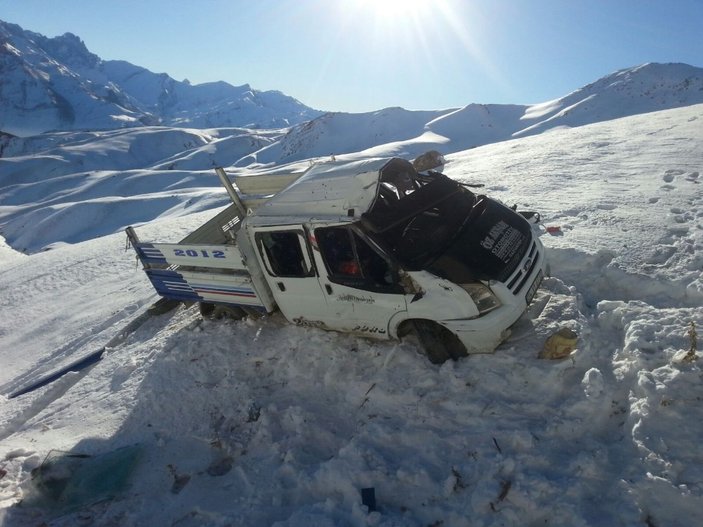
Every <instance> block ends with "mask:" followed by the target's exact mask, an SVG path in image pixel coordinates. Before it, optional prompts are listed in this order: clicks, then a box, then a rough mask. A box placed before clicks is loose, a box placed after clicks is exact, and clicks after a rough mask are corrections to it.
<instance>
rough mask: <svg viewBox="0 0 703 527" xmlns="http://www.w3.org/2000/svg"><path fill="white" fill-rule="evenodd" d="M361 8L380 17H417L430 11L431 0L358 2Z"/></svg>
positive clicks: (364, 0) (362, 0)
mask: <svg viewBox="0 0 703 527" xmlns="http://www.w3.org/2000/svg"><path fill="white" fill-rule="evenodd" d="M357 1H358V4H359V5H360V7H361V8H362V9H364V10H367V11H371V12H372V13H373V14H375V15H376V16H379V17H403V18H404V17H412V18H414V17H417V16H419V15H420V14H421V13H422V12H423V11H428V10H429V9H430V6H431V5H432V2H431V0H357Z"/></svg>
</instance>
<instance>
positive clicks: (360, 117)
mask: <svg viewBox="0 0 703 527" xmlns="http://www.w3.org/2000/svg"><path fill="white" fill-rule="evenodd" d="M700 103H703V68H696V67H693V66H689V65H687V64H644V65H642V66H637V67H634V68H628V69H624V70H621V71H617V72H615V73H613V74H611V75H607V76H605V77H603V78H602V79H599V80H598V81H596V82H594V83H592V84H589V85H588V86H585V87H583V88H581V89H579V90H576V91H574V92H573V93H570V94H568V95H566V96H564V97H561V98H559V99H556V100H553V101H548V102H545V103H540V104H533V105H508V104H469V105H468V106H465V107H463V108H460V109H456V110H444V111H437V112H411V111H407V110H403V109H400V108H389V109H386V110H382V111H379V112H372V113H362V114H345V113H333V114H325V115H323V116H320V117H318V118H317V119H315V120H313V121H311V122H309V123H302V124H299V125H297V126H295V127H293V128H292V129H291V131H290V132H288V134H287V135H286V136H285V137H283V138H281V140H280V141H278V142H277V143H276V145H274V146H270V147H265V148H264V149H263V150H262V151H260V152H257V153H254V154H253V155H252V156H250V157H248V158H246V159H244V160H242V161H241V162H240V165H241V166H245V165H246V164H248V163H250V162H251V161H252V160H254V159H256V160H257V161H258V162H260V163H270V162H279V163H280V162H287V161H295V160H300V159H306V158H310V157H316V156H322V155H329V153H335V154H343V153H350V152H357V151H359V150H362V149H371V148H373V147H375V146H378V145H381V144H384V143H391V142H392V143H393V145H394V151H395V153H397V154H398V155H401V156H408V157H412V156H416V155H419V154H420V153H422V152H424V151H426V150H427V147H428V146H431V145H432V144H435V145H441V148H440V150H441V151H442V152H446V153H449V152H457V151H459V150H465V149H467V148H474V147H476V146H481V145H485V144H490V143H496V142H498V141H505V140H508V139H511V138H514V137H524V136H528V135H534V134H538V133H542V132H544V131H547V130H551V129H554V128H558V127H563V126H568V127H574V126H583V125H586V124H590V123H597V122H601V121H607V120H611V119H617V118H619V117H626V116H628V115H637V114H641V113H648V112H655V111H658V110H664V109H667V108H679V107H681V106H687V105H691V104H700ZM383 121H386V123H385V125H383V124H381V123H382V122H383ZM360 130H363V131H364V133H363V134H360V133H359V131H360ZM334 139H336V144H335V142H334Z"/></svg>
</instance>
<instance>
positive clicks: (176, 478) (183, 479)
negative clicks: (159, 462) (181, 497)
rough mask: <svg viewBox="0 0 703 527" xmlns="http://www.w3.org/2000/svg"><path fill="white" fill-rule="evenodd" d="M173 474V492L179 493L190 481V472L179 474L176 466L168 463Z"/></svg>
mask: <svg viewBox="0 0 703 527" xmlns="http://www.w3.org/2000/svg"><path fill="white" fill-rule="evenodd" d="M166 466H167V468H168V470H169V472H170V473H171V476H173V485H171V492H172V493H173V494H178V493H179V492H181V491H182V490H183V489H184V487H185V486H186V485H187V484H188V482H189V481H190V474H178V472H177V471H176V467H175V466H173V465H171V464H169V465H166Z"/></svg>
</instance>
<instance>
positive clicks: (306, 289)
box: [254, 225, 327, 328]
mask: <svg viewBox="0 0 703 527" xmlns="http://www.w3.org/2000/svg"><path fill="white" fill-rule="evenodd" d="M254 239H255V243H256V254H257V257H258V258H259V261H260V262H261V264H262V267H263V268H264V273H265V275H266V280H267V281H268V283H269V286H270V287H271V290H272V292H273V297H274V299H275V300H276V304H278V307H279V309H280V310H281V312H282V313H283V315H284V316H285V317H286V318H287V319H288V320H289V321H290V322H292V323H294V324H298V325H302V326H312V327H320V328H325V327H326V324H325V323H324V321H323V317H324V316H325V314H326V311H327V305H326V303H325V300H324V296H323V295H322V293H321V291H320V284H319V281H318V278H317V274H316V271H315V266H314V263H313V260H312V256H311V251H310V248H309V246H308V243H307V241H306V239H307V237H306V235H305V230H304V229H303V227H302V225H301V226H285V227H264V228H260V229H257V230H256V232H255V234H254Z"/></svg>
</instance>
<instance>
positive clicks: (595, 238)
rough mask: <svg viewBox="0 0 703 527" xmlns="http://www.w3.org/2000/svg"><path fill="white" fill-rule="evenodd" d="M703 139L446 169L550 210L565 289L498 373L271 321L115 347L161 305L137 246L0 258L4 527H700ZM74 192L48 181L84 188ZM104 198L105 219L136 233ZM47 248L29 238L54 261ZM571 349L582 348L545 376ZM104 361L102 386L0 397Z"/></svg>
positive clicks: (680, 124) (554, 281)
mask: <svg viewBox="0 0 703 527" xmlns="http://www.w3.org/2000/svg"><path fill="white" fill-rule="evenodd" d="M702 123H703V105H696V106H689V107H684V108H680V109H673V110H666V111H662V112H658V113H649V114H643V115H639V116H635V117H627V118H623V119H619V120H614V121H608V122H603V123H599V124H592V125H588V126H582V127H578V128H571V129H558V130H553V131H550V132H548V133H545V134H541V135H539V136H533V137H527V138H523V139H518V140H513V141H508V142H503V143H497V144H494V145H489V146H485V147H480V148H475V149H472V150H467V151H462V152H459V153H456V154H454V155H451V156H449V163H448V164H447V165H446V172H447V174H449V175H450V176H452V177H455V178H457V179H459V180H463V181H467V182H471V183H483V184H484V185H485V191H486V193H488V194H490V195H491V196H493V197H497V198H499V199H501V200H503V201H504V202H506V203H508V204H513V203H517V204H518V205H519V206H520V208H529V209H533V210H538V211H540V212H541V213H542V216H543V222H544V225H545V228H546V227H550V231H551V233H545V234H544V236H543V241H544V242H545V245H546V246H547V247H548V248H549V249H550V255H551V261H552V266H551V267H552V277H550V278H548V279H546V280H545V281H544V284H543V287H542V289H541V290H540V292H539V294H538V296H537V298H536V300H535V303H534V304H533V306H532V308H531V309H530V311H529V313H528V314H527V316H526V317H525V318H524V319H522V320H521V321H519V322H518V324H517V325H516V327H515V328H514V332H513V335H512V336H511V338H510V339H509V340H508V341H507V342H506V343H504V344H503V345H502V346H501V347H500V348H499V349H498V350H497V351H496V353H495V354H492V355H481V356H472V357H469V358H467V359H464V360H461V361H458V362H449V363H446V364H444V365H442V366H441V367H438V366H434V365H432V364H430V363H429V361H427V360H426V359H425V358H424V357H423V356H422V355H421V354H420V352H419V350H418V349H417V348H416V347H415V345H414V344H412V343H409V342H408V343H392V342H388V343H383V342H373V341H368V340H364V339H361V338H356V337H350V336H347V335H341V334H335V333H326V332H322V331H318V330H311V329H304V328H299V327H295V326H291V325H288V324H287V323H286V322H285V321H284V320H282V319H281V318H280V317H279V316H275V315H274V316H271V317H268V318H264V319H260V320H242V321H236V322H235V321H219V322H215V321H210V320H201V318H200V316H199V314H198V312H197V308H195V307H190V308H185V307H180V308H178V309H176V310H174V311H172V312H169V313H166V314H163V315H160V316H155V317H152V318H149V319H148V320H147V321H146V322H145V323H144V324H143V325H142V326H140V327H139V328H138V329H137V330H136V331H135V332H134V333H132V334H131V335H129V336H128V337H127V338H126V339H124V340H120V339H119V338H116V336H117V335H118V334H119V332H120V330H121V328H124V327H125V325H126V324H128V323H129V321H131V320H133V319H134V318H136V317H138V316H139V315H140V314H141V313H143V312H144V311H145V310H146V308H147V307H148V306H149V305H150V304H152V303H153V302H154V301H155V300H156V298H157V297H156V295H155V293H154V292H153V290H152V289H151V286H150V284H149V282H148V281H147V279H146V277H145V275H144V273H143V272H142V271H141V270H139V269H138V268H137V267H136V265H135V259H134V255H133V253H132V252H131V251H125V247H124V242H125V240H124V235H122V234H110V235H106V236H102V237H97V238H93V239H85V238H84V240H85V241H80V242H79V243H75V244H72V245H69V244H61V243H57V240H61V239H64V240H66V237H65V236H64V237H63V238H62V235H65V234H67V232H68V231H70V232H71V233H72V232H74V231H73V230H74V229H75V225H76V223H75V221H76V219H75V218H74V219H71V221H64V220H63V218H62V217H61V216H60V215H59V216H54V217H53V222H52V224H51V227H52V228H53V234H52V236H53V238H52V240H53V247H54V248H53V249H52V250H50V251H46V252H39V253H35V254H32V255H30V256H25V255H20V254H18V253H15V252H14V251H13V250H12V249H10V248H9V247H8V246H7V245H6V244H4V243H0V290H1V291H2V292H3V294H2V295H0V315H1V316H0V357H1V360H2V369H0V393H1V394H3V395H2V396H0V400H1V401H2V404H1V405H0V507H1V508H0V519H1V520H2V524H3V525H7V526H20V525H22V526H24V525H41V524H42V522H46V525H50V526H73V525H115V526H117V525H120V526H123V525H134V526H140V525H149V524H151V525H164V526H171V525H173V526H179V527H183V526H196V525H198V526H199V525H212V526H229V525H247V526H249V525H251V526H253V525H276V526H278V527H284V526H287V527H308V526H344V525H349V526H362V525H379V526H428V525H434V526H439V525H442V526H481V525H484V526H489V525H490V526H499V525H510V526H513V525H514V526H544V525H553V526H566V525H568V526H587V525H588V526H590V525H608V526H610V525H626V526H645V527H652V526H656V527H664V526H673V525H700V524H703V453H702V451H701V448H700V437H701V435H702V433H703V405H702V404H701V402H702V401H703V372H702V370H701V361H703V359H702V358H699V359H698V360H697V361H696V360H694V361H691V362H687V361H685V360H684V357H686V355H687V352H688V351H689V350H690V349H691V347H692V338H691V336H689V334H688V332H689V331H690V328H691V323H694V324H695V327H696V328H698V330H699V332H700V328H702V327H703V307H701V306H703V278H702V274H703V186H702V185H701V184H700V183H701V181H702V179H703V178H701V176H700V172H701V169H702V168H703V126H701V124H702ZM388 148H389V150H392V148H393V147H392V146H390V147H388ZM440 149H441V148H440ZM378 151H379V152H382V151H383V147H379V149H378ZM361 155H365V154H361ZM350 157H353V156H351V155H350V156H344V158H343V159H348V158H350ZM339 162H343V161H342V160H341V159H339ZM114 175H115V178H117V179H118V182H119V178H120V177H129V175H130V174H129V173H127V176H121V175H120V173H118V172H116V173H115V174H114ZM131 175H132V176H134V174H131ZM62 181H64V180H62V176H56V177H52V176H51V175H50V174H49V175H47V177H46V181H44V184H48V183H51V184H52V185H54V186H55V187H54V188H55V190H54V191H53V192H54V195H55V196H60V195H61V194H62V193H69V192H73V191H74V190H73V189H74V188H75V187H74V183H75V181H73V180H72V179H69V180H68V181H66V183H65V185H66V186H63V187H62ZM133 181H141V182H144V181H146V179H143V178H142V179H140V178H133ZM117 184H118V183H115V185H117ZM24 188H25V189H27V188H30V187H24ZM44 188H45V187H44ZM85 188H88V187H85ZM154 189H155V187H154ZM154 189H152V190H150V191H149V192H154ZM19 190H21V189H17V190H16V192H19ZM202 192H203V195H204V196H205V198H204V199H206V200H212V201H209V202H208V203H211V204H221V203H223V202H222V201H218V200H221V197H222V193H221V191H219V190H218V189H215V188H212V187H210V188H209V189H208V188H204V189H202ZM27 195H29V194H27ZM145 196H148V193H145V194H143V195H142V196H141V198H140V199H135V200H134V201H133V202H132V203H133V205H132V207H129V206H127V209H126V210H127V211H129V210H131V211H133V212H135V213H134V217H137V218H138V217H139V215H138V214H136V211H134V208H137V207H145V206H148V204H149V198H148V197H145ZM101 199H102V201H101V203H102V207H103V209H102V210H103V213H104V214H105V217H107V218H113V217H114V216H115V215H117V217H121V216H120V215H122V214H123V213H124V212H125V209H124V207H125V203H124V199H123V198H120V197H117V196H116V197H113V198H108V197H104V196H103V197H102V198H101ZM154 199H156V198H154ZM29 201H30V200H28V199H26V196H25V198H23V200H18V203H17V204H15V205H12V206H14V207H18V208H22V207H31V204H29ZM76 210H78V209H76ZM6 212H7V211H5V213H6ZM18 212H22V211H19V210H18ZM181 213H182V210H176V209H175V208H174V209H173V210H166V211H165V212H164V213H163V214H162V215H161V218H160V219H158V220H156V221H153V222H150V223H148V224H146V225H144V226H142V227H140V228H139V234H140V236H141V237H142V238H143V239H159V240H161V241H167V240H177V239H179V238H181V237H183V236H184V235H185V234H186V233H188V232H189V231H190V230H192V229H193V228H195V227H196V226H198V225H199V224H201V223H202V222H203V221H204V220H205V219H207V218H209V217H210V216H211V215H212V214H213V211H209V212H198V213H197V214H193V215H187V216H181V215H180V214H181ZM80 217H81V215H80V214H78V215H77V216H76V218H80ZM93 221H97V220H96V219H95V218H94V217H93V216H86V217H85V223H86V224H87V225H86V227H87V228H89V229H94V230H93V232H97V231H98V230H99V229H98V228H97V227H95V228H94V226H93V225H90V222H93ZM110 221H112V220H110ZM119 224H120V223H119V222H116V221H113V224H111V225H112V226H113V227H115V226H118V225H119ZM40 225H41V223H40V222H36V223H31V222H28V223H27V224H26V225H25V226H24V227H23V228H24V229H25V230H26V231H27V232H28V233H31V236H36V237H37V238H35V239H39V238H41V236H40V233H39V231H40V230H41V229H43V228H45V226H48V224H44V225H43V226H40ZM62 229H67V231H66V232H62ZM108 232H111V231H108ZM27 236H30V234H27ZM8 239H9V238H8ZM45 241H50V240H49V238H46V240H45ZM68 241H70V240H68ZM37 243H38V242H37ZM13 246H15V247H17V245H16V244H15V243H13ZM561 327H568V328H570V329H572V330H574V331H576V332H577V333H578V335H579V340H578V346H577V349H576V351H574V353H573V354H572V355H571V356H570V357H569V358H567V359H565V360H561V361H549V360H543V359H539V358H538V353H539V351H540V350H541V348H542V345H543V343H544V341H545V339H546V338H547V337H548V336H549V335H551V334H552V333H554V332H555V331H556V330H558V329H559V328H561ZM106 344H111V345H110V346H109V347H108V348H107V350H106V353H105V355H104V358H103V359H102V360H101V361H100V362H98V363H97V364H96V365H95V366H94V367H92V368H90V369H86V370H83V371H81V372H75V373H70V374H68V375H66V376H64V377H62V378H61V379H60V380H58V381H56V382H54V383H52V384H50V385H48V386H46V387H44V388H41V389H39V390H37V391H35V392H32V393H28V394H26V395H23V396H20V397H17V398H13V399H7V398H5V396H7V395H8V394H10V393H12V392H14V391H15V390H17V389H18V388H20V387H21V386H23V385H25V383H27V382H29V380H30V379H32V378H37V377H40V376H41V375H42V374H43V373H46V372H49V371H52V370H53V369H54V368H56V367H59V366H61V365H65V364H67V363H70V362H72V361H73V360H75V359H77V358H79V357H82V356H85V355H87V354H90V353H91V352H94V351H96V350H98V349H100V348H101V347H102V346H105V345H106ZM699 355H700V353H699ZM134 444H137V445H139V448H140V450H141V455H140V457H139V460H138V462H137V465H136V468H135V471H134V473H133V475H132V478H131V486H130V487H129V488H128V489H127V490H126V491H124V492H121V493H119V494H118V495H117V496H116V497H115V498H114V499H111V500H106V501H100V502H98V503H93V504H91V505H87V506H85V507H83V508H81V509H80V510H78V511H74V512H70V513H68V514H65V515H62V514H61V513H62V511H49V512H47V511H42V510H36V509H32V508H28V507H21V506H19V505H18V503H19V501H20V500H21V499H22V498H23V497H27V496H28V495H30V494H31V492H32V489H33V484H32V481H31V474H32V471H33V470H34V469H36V468H37V467H38V466H39V465H40V464H41V463H42V461H43V459H44V458H45V456H46V455H47V453H48V452H49V451H51V450H52V449H56V450H63V451H69V452H72V453H79V454H96V455H97V454H102V453H106V452H110V451H113V450H115V449H117V448H119V447H123V446H126V445H134ZM365 488H374V489H375V497H376V503H377V510H375V511H369V510H368V509H367V508H366V507H365V506H363V505H362V498H361V489H365Z"/></svg>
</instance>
